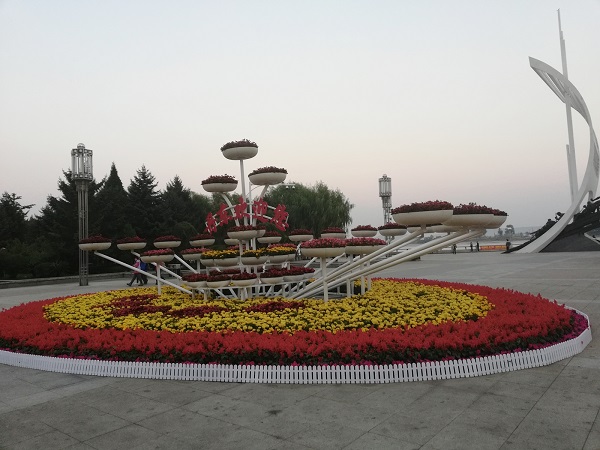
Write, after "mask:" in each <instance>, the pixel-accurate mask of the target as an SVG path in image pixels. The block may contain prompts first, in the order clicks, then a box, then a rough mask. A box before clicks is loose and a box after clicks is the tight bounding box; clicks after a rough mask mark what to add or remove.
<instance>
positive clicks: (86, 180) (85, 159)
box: [71, 144, 94, 286]
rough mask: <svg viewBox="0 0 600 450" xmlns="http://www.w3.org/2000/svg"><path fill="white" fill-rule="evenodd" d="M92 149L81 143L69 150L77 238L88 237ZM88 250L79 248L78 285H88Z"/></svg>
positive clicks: (92, 176)
mask: <svg viewBox="0 0 600 450" xmlns="http://www.w3.org/2000/svg"><path fill="white" fill-rule="evenodd" d="M92 153H93V152H92V150H90V149H89V148H85V145H83V144H77V148H74V149H73V150H71V178H72V179H73V181H75V187H76V189H77V218H78V219H77V220H78V236H79V240H82V239H85V238H87V237H88V187H89V184H90V182H91V181H92V179H93V178H94V175H93V166H92ZM88 255H89V252H87V251H84V250H81V249H79V286H87V285H88V274H89V256H88Z"/></svg>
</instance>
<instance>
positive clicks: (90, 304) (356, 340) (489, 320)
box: [0, 279, 588, 365]
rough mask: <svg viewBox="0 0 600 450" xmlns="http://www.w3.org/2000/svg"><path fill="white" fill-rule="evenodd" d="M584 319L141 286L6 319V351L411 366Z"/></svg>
mask: <svg viewBox="0 0 600 450" xmlns="http://www.w3.org/2000/svg"><path fill="white" fill-rule="evenodd" d="M587 328H588V323H587V320H586V319H585V317H584V316H582V315H580V314H578V313H576V312H574V311H572V310H569V309H566V308H565V307H563V306H560V305H558V304H556V303H553V302H550V301H548V300H545V299H543V298H541V297H539V296H534V295H530V294H523V293H518V292H514V291H508V290H504V289H494V288H489V287H484V286H473V285H466V284H460V283H446V282H438V281H428V280H397V279H384V280H374V281H373V288H372V289H371V290H370V291H369V292H368V293H367V294H365V295H363V296H354V297H350V298H347V299H342V300H334V301H329V302H327V303H325V302H323V301H321V300H316V299H305V300H296V301H290V300H288V299H283V298H275V299H266V298H253V299H248V300H245V301H240V300H239V299H233V300H226V299H225V300H218V301H217V300H214V301H209V302H206V303H204V304H203V305H202V306H201V307H199V306H198V305H197V303H194V302H192V300H191V299H190V297H189V296H187V295H185V294H182V293H180V292H178V291H175V290H173V289H165V290H164V293H163V295H160V296H159V295H157V294H156V290H155V289H151V288H139V289H128V290H124V291H111V292H100V293H96V294H85V295H78V296H73V297H67V298H64V297H63V298H56V299H50V300H44V301H38V302H32V303H27V304H24V305H20V306H16V307H13V308H11V309H9V310H6V311H3V312H1V313H0V349H3V350H8V351H10V352H22V353H34V354H36V355H47V356H60V357H69V358H88V359H106V360H121V361H158V362H185V363H211V364H214V363H223V364H284V365H304V364H308V365H310V364H317V365H330V364H342V365H344V364H363V365H364V364H409V363H418V362H427V361H449V360H455V359H458V358H472V357H481V356H485V355H495V354H503V353H511V352H521V351H525V350H536V349H541V348H544V347H547V346H550V345H553V344H556V343H559V342H563V341H565V340H568V339H572V338H574V337H575V336H578V335H579V334H581V333H582V332H584V331H585V330H586V329H587Z"/></svg>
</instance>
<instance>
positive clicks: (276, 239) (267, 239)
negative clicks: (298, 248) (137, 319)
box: [257, 236, 281, 244]
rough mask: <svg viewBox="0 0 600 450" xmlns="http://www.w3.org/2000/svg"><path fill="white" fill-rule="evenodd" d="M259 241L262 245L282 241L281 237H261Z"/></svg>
mask: <svg viewBox="0 0 600 450" xmlns="http://www.w3.org/2000/svg"><path fill="white" fill-rule="evenodd" d="M257 240H258V242H260V243H261V244H276V243H277V242H279V241H281V236H263V237H259V238H258V239H257Z"/></svg>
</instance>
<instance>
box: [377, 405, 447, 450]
mask: <svg viewBox="0 0 600 450" xmlns="http://www.w3.org/2000/svg"><path fill="white" fill-rule="evenodd" d="M456 416H457V413H455V412H450V413H447V412H445V411H444V410H441V411H440V412H439V413H438V414H436V415H432V416H427V415H418V416H417V415H411V414H410V411H406V412H405V413H398V414H394V415H393V416H392V417H390V418H388V419H386V420H384V421H383V422H382V423H381V424H379V425H377V426H376V427H374V428H372V429H371V430H369V431H370V432H371V433H375V434H379V435H382V436H387V437H390V438H393V439H398V440H401V441H407V442H414V443H415V444H419V445H423V444H425V443H427V442H428V441H429V440H431V439H432V438H433V437H434V436H435V435H436V434H437V433H439V432H440V431H441V430H442V429H443V428H444V427H446V426H447V425H448V424H449V423H450V422H452V421H453V420H454V419H455V418H456Z"/></svg>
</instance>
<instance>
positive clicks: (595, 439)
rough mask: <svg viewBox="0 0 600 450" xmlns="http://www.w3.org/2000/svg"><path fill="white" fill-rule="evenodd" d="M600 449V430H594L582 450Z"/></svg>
mask: <svg viewBox="0 0 600 450" xmlns="http://www.w3.org/2000/svg"><path fill="white" fill-rule="evenodd" d="M599 448H600V430H592V431H590V434H589V435H588V437H587V439H586V441H585V445H584V446H583V449H582V450H598V449H599Z"/></svg>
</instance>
